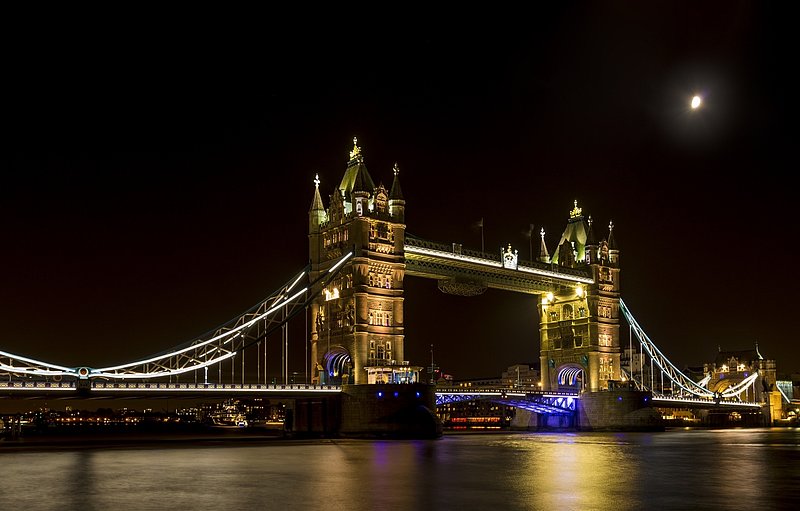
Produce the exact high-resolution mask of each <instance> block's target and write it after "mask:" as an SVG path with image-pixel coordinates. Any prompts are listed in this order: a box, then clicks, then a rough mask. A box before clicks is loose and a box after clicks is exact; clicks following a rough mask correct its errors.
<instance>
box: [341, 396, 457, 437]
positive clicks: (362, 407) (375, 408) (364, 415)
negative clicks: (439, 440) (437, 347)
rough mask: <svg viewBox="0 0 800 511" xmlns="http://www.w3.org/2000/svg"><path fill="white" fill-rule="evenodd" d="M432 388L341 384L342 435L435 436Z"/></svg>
mask: <svg viewBox="0 0 800 511" xmlns="http://www.w3.org/2000/svg"><path fill="white" fill-rule="evenodd" d="M435 390H436V388H435V387H434V386H433V385H428V384H423V383H411V384H376V385H343V386H342V394H341V397H342V423H341V428H340V433H341V435H342V436H345V437H366V438H436V437H439V436H441V434H442V424H441V422H440V421H439V419H438V418H437V417H436V414H435V413H434V410H435V409H436V393H435Z"/></svg>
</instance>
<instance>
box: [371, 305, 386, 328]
mask: <svg viewBox="0 0 800 511" xmlns="http://www.w3.org/2000/svg"><path fill="white" fill-rule="evenodd" d="M368 317H369V324H370V325H378V326H392V313H391V312H390V311H384V310H379V309H370V311H369V315H368Z"/></svg>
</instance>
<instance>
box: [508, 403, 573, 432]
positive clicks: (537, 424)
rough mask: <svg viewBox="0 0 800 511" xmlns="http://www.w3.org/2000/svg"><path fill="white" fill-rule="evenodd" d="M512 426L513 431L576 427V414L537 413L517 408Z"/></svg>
mask: <svg viewBox="0 0 800 511" xmlns="http://www.w3.org/2000/svg"><path fill="white" fill-rule="evenodd" d="M510 427H511V429H512V430H513V431H542V430H545V431H546V430H554V429H557V430H564V429H575V415H558V414H548V413H536V412H529V411H528V410H523V409H522V408H517V410H516V411H515V412H514V418H513V419H511V426H510Z"/></svg>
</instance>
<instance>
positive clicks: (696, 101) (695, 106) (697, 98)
mask: <svg viewBox="0 0 800 511" xmlns="http://www.w3.org/2000/svg"><path fill="white" fill-rule="evenodd" d="M702 102H703V98H701V97H700V96H694V97H693V98H692V110H697V109H698V108H700V104H701V103H702Z"/></svg>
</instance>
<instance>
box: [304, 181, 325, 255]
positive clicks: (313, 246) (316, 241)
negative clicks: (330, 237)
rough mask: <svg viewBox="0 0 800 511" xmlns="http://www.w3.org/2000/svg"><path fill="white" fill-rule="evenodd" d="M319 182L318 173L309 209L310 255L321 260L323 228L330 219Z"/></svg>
mask: <svg viewBox="0 0 800 511" xmlns="http://www.w3.org/2000/svg"><path fill="white" fill-rule="evenodd" d="M319 183H320V181H319V174H316V175H315V176H314V198H313V199H312V200H311V208H309V210H308V257H309V259H310V260H311V261H318V260H319V251H320V248H321V246H320V244H321V241H322V240H321V230H322V226H323V225H324V224H325V222H327V219H328V215H327V214H326V213H325V206H324V205H323V204H322V197H321V196H320V194H319Z"/></svg>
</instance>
